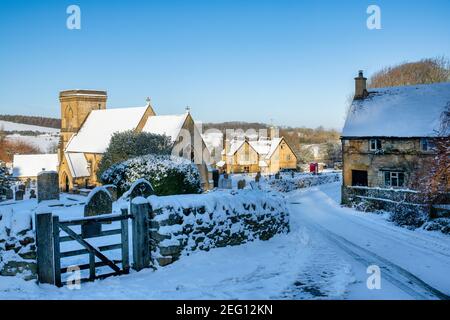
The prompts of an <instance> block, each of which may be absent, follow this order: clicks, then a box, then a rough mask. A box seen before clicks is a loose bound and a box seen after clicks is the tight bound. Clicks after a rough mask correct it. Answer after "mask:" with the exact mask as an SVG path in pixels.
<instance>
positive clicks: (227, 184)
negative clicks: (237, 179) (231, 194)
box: [219, 177, 233, 189]
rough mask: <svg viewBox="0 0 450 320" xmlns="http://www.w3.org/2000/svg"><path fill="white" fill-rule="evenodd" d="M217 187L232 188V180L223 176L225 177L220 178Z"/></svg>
mask: <svg viewBox="0 0 450 320" xmlns="http://www.w3.org/2000/svg"><path fill="white" fill-rule="evenodd" d="M219 188H220V189H232V188H233V185H232V180H231V179H228V178H225V177H224V178H222V179H220V183H219Z"/></svg>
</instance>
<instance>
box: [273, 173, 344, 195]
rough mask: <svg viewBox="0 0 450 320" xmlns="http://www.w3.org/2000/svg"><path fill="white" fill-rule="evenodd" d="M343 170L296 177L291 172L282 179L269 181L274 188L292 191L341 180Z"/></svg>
mask: <svg viewBox="0 0 450 320" xmlns="http://www.w3.org/2000/svg"><path fill="white" fill-rule="evenodd" d="M341 178H342V173H341V172H327V173H319V174H317V175H314V174H309V173H305V174H298V173H296V174H295V175H294V177H292V176H290V175H289V174H287V175H286V174H285V175H282V176H281V179H274V180H270V181H269V182H268V183H269V185H270V187H271V188H272V189H273V190H276V191H279V192H290V191H293V190H297V189H303V188H309V187H313V186H318V185H322V184H327V183H333V182H339V181H341Z"/></svg>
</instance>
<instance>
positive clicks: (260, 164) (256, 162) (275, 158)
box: [222, 138, 297, 174]
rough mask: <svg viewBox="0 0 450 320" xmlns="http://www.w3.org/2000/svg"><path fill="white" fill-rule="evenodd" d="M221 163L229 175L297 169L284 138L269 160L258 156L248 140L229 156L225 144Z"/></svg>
mask: <svg viewBox="0 0 450 320" xmlns="http://www.w3.org/2000/svg"><path fill="white" fill-rule="evenodd" d="M222 161H224V162H225V171H226V172H227V173H229V174H231V173H258V172H261V173H263V174H275V173H277V172H279V171H280V170H282V169H296V168H297V156H296V155H295V153H294V151H293V150H292V148H291V147H290V146H289V144H288V143H287V142H286V140H285V139H284V138H282V139H281V142H280V143H279V144H278V146H277V147H276V149H275V150H274V152H273V153H272V155H271V156H270V158H269V159H267V158H266V155H262V154H259V153H258V152H257V150H255V149H254V148H253V147H252V146H251V144H250V142H249V141H248V139H247V140H245V142H244V143H243V144H242V146H241V147H240V148H239V149H237V150H236V152H235V153H234V154H232V155H230V154H229V144H227V143H226V144H225V150H224V155H223V157H222Z"/></svg>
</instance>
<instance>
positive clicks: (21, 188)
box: [18, 184, 26, 191]
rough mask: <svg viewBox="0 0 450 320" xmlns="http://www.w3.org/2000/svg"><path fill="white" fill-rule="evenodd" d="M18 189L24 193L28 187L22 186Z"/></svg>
mask: <svg viewBox="0 0 450 320" xmlns="http://www.w3.org/2000/svg"><path fill="white" fill-rule="evenodd" d="M18 188H19V190H22V191H25V190H26V186H25V185H24V184H20V185H19V187H18Z"/></svg>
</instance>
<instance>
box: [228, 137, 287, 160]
mask: <svg viewBox="0 0 450 320" xmlns="http://www.w3.org/2000/svg"><path fill="white" fill-rule="evenodd" d="M245 141H246V140H245V139H243V140H240V139H233V140H231V141H230V150H229V151H228V156H233V155H234V154H235V153H236V152H237V151H238V150H239V149H240V148H241V147H242V146H243V145H244V143H245ZM247 141H248V143H249V145H250V146H251V147H252V148H253V149H254V150H255V151H256V153H258V154H259V155H260V156H261V157H263V158H264V159H266V160H269V159H270V158H271V157H272V155H273V154H274V152H275V151H276V150H277V147H278V146H279V145H280V143H281V141H283V138H273V139H267V138H260V139H259V140H247Z"/></svg>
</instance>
